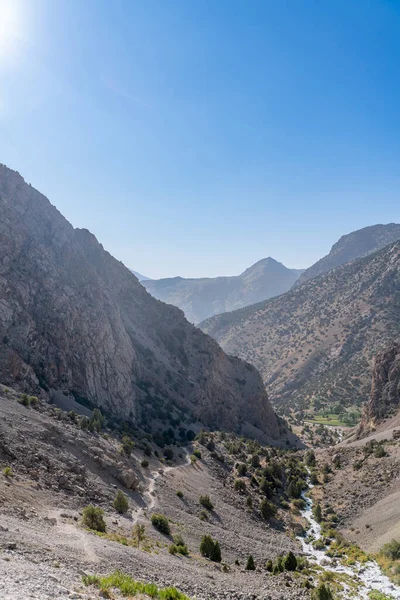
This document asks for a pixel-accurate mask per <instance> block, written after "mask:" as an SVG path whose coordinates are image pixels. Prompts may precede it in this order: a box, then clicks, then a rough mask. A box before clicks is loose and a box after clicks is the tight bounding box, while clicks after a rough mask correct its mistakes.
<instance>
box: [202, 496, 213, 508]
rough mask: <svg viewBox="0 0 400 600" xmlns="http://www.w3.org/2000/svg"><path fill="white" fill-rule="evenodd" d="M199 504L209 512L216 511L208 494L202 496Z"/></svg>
mask: <svg viewBox="0 0 400 600" xmlns="http://www.w3.org/2000/svg"><path fill="white" fill-rule="evenodd" d="M199 502H200V504H201V505H202V506H204V508H206V509H207V510H210V511H211V510H213V509H214V504H213V503H212V502H211V500H210V496H208V495H207V494H205V495H204V496H200V498H199Z"/></svg>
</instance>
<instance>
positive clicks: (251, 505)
mask: <svg viewBox="0 0 400 600" xmlns="http://www.w3.org/2000/svg"><path fill="white" fill-rule="evenodd" d="M246 504H247V507H248V508H250V509H251V508H253V499H252V497H251V496H247V498H246Z"/></svg>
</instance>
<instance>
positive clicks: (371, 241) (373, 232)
mask: <svg viewBox="0 0 400 600" xmlns="http://www.w3.org/2000/svg"><path fill="white" fill-rule="evenodd" d="M399 239H400V224H398V223H388V224H387V225H371V226H370V227H364V228H363V229H358V230H357V231H352V232H351V233H348V234H347V235H343V236H342V237H341V238H340V239H339V240H338V241H337V242H336V244H334V245H333V246H332V248H331V251H330V252H329V254H327V256H324V257H323V258H321V259H320V260H319V261H317V262H316V263H315V264H314V265H312V266H311V267H309V268H308V269H306V270H305V271H304V272H303V273H302V274H301V276H300V277H299V279H298V280H297V282H296V284H295V285H301V284H302V283H305V282H306V281H309V280H310V279H313V278H314V277H318V275H323V274H324V273H327V272H328V271H331V270H332V269H334V268H335V267H339V266H340V265H343V264H344V263H346V262H349V261H351V260H354V259H356V258H361V257H363V256H367V255H368V254H371V253H372V252H376V251H377V250H380V249H381V248H384V247H385V246H388V245H389V244H392V243H393V242H396V241H397V240H399Z"/></svg>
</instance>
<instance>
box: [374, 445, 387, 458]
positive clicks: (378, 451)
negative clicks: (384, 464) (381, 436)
mask: <svg viewBox="0 0 400 600" xmlns="http://www.w3.org/2000/svg"><path fill="white" fill-rule="evenodd" d="M374 456H375V458H383V457H384V456H387V452H386V450H385V448H384V447H383V446H382V444H378V445H377V446H376V448H375V450H374Z"/></svg>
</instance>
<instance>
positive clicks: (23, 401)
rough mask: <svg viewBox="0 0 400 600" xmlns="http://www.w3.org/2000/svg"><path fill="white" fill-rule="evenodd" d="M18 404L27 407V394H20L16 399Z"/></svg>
mask: <svg viewBox="0 0 400 600" xmlns="http://www.w3.org/2000/svg"><path fill="white" fill-rule="evenodd" d="M18 402H19V403H20V404H22V405H23V406H29V396H28V394H22V396H21V397H20V398H19V399H18Z"/></svg>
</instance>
